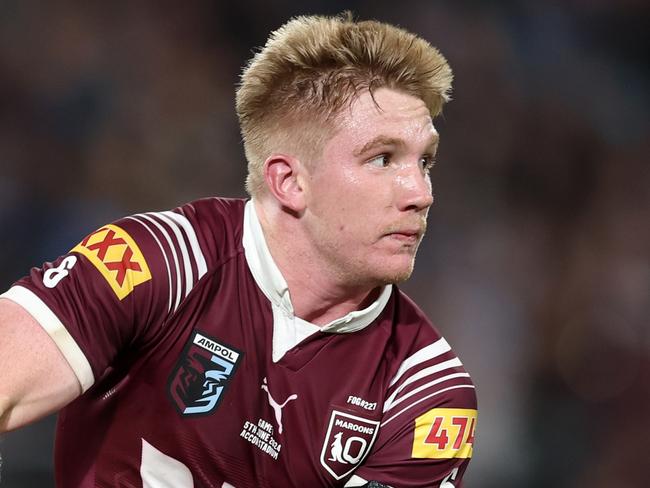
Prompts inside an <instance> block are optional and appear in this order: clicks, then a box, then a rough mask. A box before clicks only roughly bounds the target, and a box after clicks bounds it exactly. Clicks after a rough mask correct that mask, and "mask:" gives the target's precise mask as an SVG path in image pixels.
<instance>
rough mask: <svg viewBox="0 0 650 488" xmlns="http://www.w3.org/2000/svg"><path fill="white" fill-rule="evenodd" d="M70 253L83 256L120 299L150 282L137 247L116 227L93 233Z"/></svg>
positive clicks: (146, 268)
mask: <svg viewBox="0 0 650 488" xmlns="http://www.w3.org/2000/svg"><path fill="white" fill-rule="evenodd" d="M70 252H77V253H79V254H82V255H84V256H86V257H87V258H88V260H89V261H90V262H91V263H93V265H94V266H95V268H97V270H98V271H99V272H100V273H101V274H102V276H103V277H104V279H106V281H107V282H108V284H109V285H110V287H111V288H112V289H113V291H114V292H115V294H116V295H117V297H118V298H119V299H120V300H122V299H124V297H126V296H127V295H129V293H131V292H132V291H133V289H134V288H135V287H136V286H138V285H141V284H142V283H144V282H146V281H149V280H150V279H151V272H150V271H149V267H148V266H147V262H146V261H145V259H144V256H143V255H142V252H141V251H140V248H139V247H138V245H137V244H136V243H135V241H134V240H133V239H132V238H131V236H130V235H129V234H128V233H127V232H126V231H125V230H124V229H122V228H120V227H118V226H117V225H112V224H109V225H105V226H104V227H102V228H101V229H99V230H96V231H95V232H93V233H92V234H90V235H89V236H87V237H86V238H85V239H84V240H83V241H81V242H80V243H79V244H77V246H75V247H74V248H73V249H72V250H71V251H70Z"/></svg>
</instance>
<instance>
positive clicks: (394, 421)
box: [351, 338, 477, 488]
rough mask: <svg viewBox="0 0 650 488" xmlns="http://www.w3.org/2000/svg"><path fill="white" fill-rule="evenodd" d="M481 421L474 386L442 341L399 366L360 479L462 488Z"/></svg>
mask: <svg viewBox="0 0 650 488" xmlns="http://www.w3.org/2000/svg"><path fill="white" fill-rule="evenodd" d="M476 420H477V403H476V393H475V389H474V385H473V384H472V381H471V379H470V377H469V374H468V373H467V372H466V371H465V369H464V367H463V365H462V363H461V362H460V360H459V359H458V358H457V357H456V355H455V354H454V353H453V351H451V348H450V347H449V345H448V343H447V342H446V341H445V340H444V339H442V338H440V339H438V340H437V341H435V342H433V343H431V344H430V345H427V346H424V347H422V348H420V349H419V350H417V351H416V352H414V353H413V354H412V355H410V356H409V357H407V358H406V359H405V360H404V361H403V362H402V363H401V365H400V366H399V369H398V370H397V373H396V374H395V376H394V377H393V378H392V380H391V382H390V384H389V389H388V395H387V397H386V399H385V402H384V405H383V416H382V420H381V424H380V429H379V434H378V438H377V441H376V442H375V444H374V446H373V449H372V451H371V452H370V454H369V456H368V458H367V459H366V460H365V461H364V462H363V464H362V465H361V466H360V467H359V468H358V469H357V470H356V472H355V475H356V476H357V477H358V478H360V479H362V480H366V481H377V482H379V483H382V484H385V485H389V486H393V487H396V488H397V487H399V488H411V487H428V488H429V487H434V488H459V487H461V486H462V478H463V475H464V473H465V470H466V469H467V465H468V464H469V461H470V458H471V457H472V452H473V444H474V432H475V429H476ZM351 486H354V485H351Z"/></svg>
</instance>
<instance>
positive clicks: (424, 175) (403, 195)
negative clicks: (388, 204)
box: [396, 164, 433, 212]
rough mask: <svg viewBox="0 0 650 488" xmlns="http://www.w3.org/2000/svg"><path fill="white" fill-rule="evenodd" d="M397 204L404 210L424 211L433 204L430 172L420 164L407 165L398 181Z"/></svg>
mask: <svg viewBox="0 0 650 488" xmlns="http://www.w3.org/2000/svg"><path fill="white" fill-rule="evenodd" d="M396 186H397V195H398V197H397V205H398V207H399V209H400V210H402V211H409V210H410V211H417V212H420V211H423V210H426V209H428V208H429V207H430V206H431V205H432V204H433V194H432V192H431V179H430V178H429V173H428V172H426V171H424V170H423V169H422V168H421V167H420V166H419V165H417V164H416V165H405V166H404V167H403V169H402V171H400V173H399V175H398V177H397V181H396Z"/></svg>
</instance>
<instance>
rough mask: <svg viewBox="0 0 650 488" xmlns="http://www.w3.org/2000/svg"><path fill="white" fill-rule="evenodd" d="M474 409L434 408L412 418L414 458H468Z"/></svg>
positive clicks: (472, 437)
mask: <svg viewBox="0 0 650 488" xmlns="http://www.w3.org/2000/svg"><path fill="white" fill-rule="evenodd" d="M475 428H476V410H473V409H466V408H434V409H432V410H429V411H428V412H426V413H425V414H423V415H420V416H419V417H418V418H416V419H415V436H414V438H413V453H412V455H413V457H414V458H435V459H451V458H470V457H472V450H473V447H474V429H475Z"/></svg>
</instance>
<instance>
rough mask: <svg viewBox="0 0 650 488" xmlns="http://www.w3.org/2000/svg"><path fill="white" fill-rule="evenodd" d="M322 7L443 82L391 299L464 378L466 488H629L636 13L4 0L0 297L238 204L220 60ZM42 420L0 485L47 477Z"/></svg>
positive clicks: (633, 483) (648, 134) (649, 390)
mask: <svg viewBox="0 0 650 488" xmlns="http://www.w3.org/2000/svg"><path fill="white" fill-rule="evenodd" d="M344 9H351V10H353V11H354V12H355V14H356V15H357V16H358V17H360V18H376V19H379V20H383V21H388V22H392V23H396V24H398V25H401V26H402V27H405V28H407V29H409V30H411V31H413V32H416V33H418V34H420V35H422V36H423V37H425V38H426V39H428V40H429V41H430V42H431V43H432V44H434V45H436V46H438V47H439V48H440V49H441V51H442V52H443V53H444V54H445V56H447V58H448V59H449V61H450V64H451V66H452V68H453V69H454V71H455V83H454V99H455V100H454V101H452V102H451V103H450V104H449V105H448V106H447V107H446V109H445V111H444V115H443V116H442V117H441V118H440V119H438V121H437V123H436V125H437V127H438V129H439V131H440V133H441V136H442V139H441V140H442V144H441V149H440V155H439V164H438V166H437V167H436V168H435V169H434V172H433V181H434V190H435V195H436V200H437V202H436V205H435V207H434V208H433V209H432V211H431V214H430V221H429V223H430V226H429V229H430V231H429V233H428V235H427V237H426V238H425V241H424V243H423V245H422V247H421V250H420V254H419V259H418V264H417V271H416V273H415V275H414V276H413V278H412V279H411V280H410V282H408V283H407V284H405V285H404V286H403V288H405V289H406V290H407V291H408V292H409V293H410V294H411V295H412V296H413V297H414V298H415V299H416V301H417V302H418V303H419V304H420V305H421V306H422V307H423V308H424V309H425V311H426V312H427V313H428V314H429V316H430V317H431V318H432V319H433V320H434V322H435V323H436V324H437V326H438V328H439V329H440V330H441V331H442V332H443V333H444V334H445V335H446V336H447V338H448V339H449V341H450V342H451V343H452V344H454V346H455V349H456V351H457V352H458V354H459V355H460V356H461V357H462V358H463V360H464V363H465V364H466V366H467V369H468V370H469V371H470V372H471V373H472V375H473V378H474V380H475V382H476V384H477V387H478V393H479V401H480V417H479V418H480V420H479V425H478V439H477V445H476V449H475V456H474V461H473V463H472V465H470V469H469V472H468V475H467V477H466V486H467V487H468V488H509V487H532V488H537V487H539V488H547V487H551V486H552V487H554V488H563V487H567V488H601V487H602V488H605V487H608V488H609V487H612V486H616V487H626V488H629V487H632V488H642V487H648V486H650V467H649V464H650V463H649V461H650V457H649V456H650V454H649V453H650V440H649V439H650V380H649V378H650V376H649V371H650V327H649V325H650V324H649V318H650V261H649V252H650V225H649V223H650V170H649V163H650V161H649V158H648V155H649V149H650V130H649V129H650V127H649V126H650V123H649V118H648V108H649V107H650V103H649V100H648V98H649V96H650V91H649V89H648V88H649V83H648V82H649V77H650V70H649V66H650V64H649V62H648V52H649V47H650V46H649V43H648V33H649V30H648V25H649V23H648V20H649V17H650V16H649V14H650V4H649V3H648V2H645V1H641V0H566V1H564V2H552V1H538V2H526V1H516V0H511V1H495V2H481V1H466V0H458V1H428V2H418V1H413V0H402V1H399V2H387V1H377V0H375V1H350V2H342V1H325V0H309V1H303V2H300V5H299V6H298V5H297V4H296V3H294V2H290V1H288V0H281V1H277V2H272V3H270V2H263V1H250V0H241V1H237V2H212V1H207V0H205V1H198V0H191V1H189V0H188V1H185V2H172V1H157V2H153V1H150V2H119V1H118V2H81V1H58V2H38V1H35V0H26V1H18V0H4V1H2V2H0V288H2V289H3V290H4V289H6V288H7V287H8V286H9V285H10V284H11V283H12V282H13V281H14V280H16V279H17V278H19V277H20V276H22V275H23V274H25V273H26V272H27V270H28V269H29V267H30V266H33V265H37V264H40V263H41V262H43V261H46V260H51V259H53V258H54V257H56V256H58V255H60V254H63V253H65V252H66V251H67V250H68V249H70V248H71V247H72V246H73V245H74V244H75V243H77V242H78V241H79V240H80V239H81V238H82V237H83V236H84V235H85V234H87V233H88V232H89V231H91V230H93V229H94V228H96V227H98V226H99V225H101V224H103V223H105V222H107V221H110V220H113V219H115V218H117V217H119V216H122V215H125V214H128V213H132V212H137V211H143V210H159V209H167V208H171V207H174V206H176V205H177V204H180V203H182V202H185V201H187V200H190V199H194V198H198V197H203V196H208V195H222V196H243V195H244V190H243V184H242V182H243V179H244V175H245V163H244V159H243V151H242V149H241V144H240V139H239V133H238V129H237V123H236V117H235V113H234V101H233V100H234V86H235V83H236V82H237V76H238V74H239V72H240V69H241V67H242V66H243V65H244V63H245V62H246V60H247V59H248V58H249V57H250V56H251V54H252V49H253V48H254V47H255V46H260V45H261V44H263V42H264V40H265V39H266V36H267V34H268V33H269V31H271V30H273V29H275V28H277V27H278V26H279V25H281V24H282V23H283V22H284V21H286V20H287V19H288V18H289V17H290V16H292V15H297V14H305V13H326V14H334V13H337V12H340V11H342V10H344ZM1 374H2V373H1V372H0V375H1ZM0 381H1V379H0ZM53 429H54V418H48V419H46V420H44V421H42V422H40V423H37V424H35V425H33V426H30V427H29V428H26V429H24V430H21V431H19V432H14V433H10V434H8V435H5V436H3V438H2V439H1V440H0V452H1V453H2V463H3V466H2V481H1V483H0V486H2V487H3V488H26V487H38V488H42V487H48V486H53V481H52V479H53V477H52V462H51V457H52V437H53Z"/></svg>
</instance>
